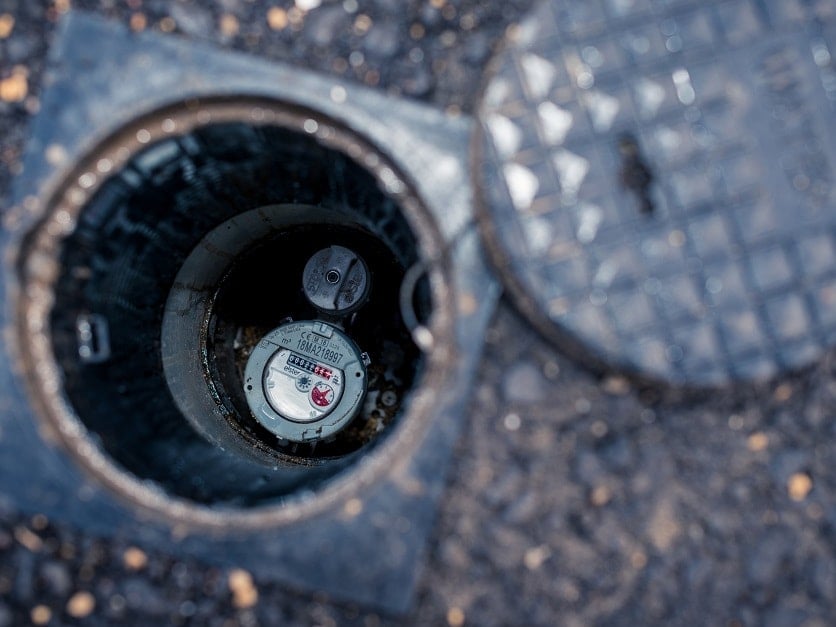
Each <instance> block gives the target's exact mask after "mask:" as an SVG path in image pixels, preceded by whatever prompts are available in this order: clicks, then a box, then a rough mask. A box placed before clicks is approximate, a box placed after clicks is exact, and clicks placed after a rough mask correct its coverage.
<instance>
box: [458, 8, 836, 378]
mask: <svg viewBox="0 0 836 627" xmlns="http://www.w3.org/2000/svg"><path fill="white" fill-rule="evenodd" d="M823 6H824V5H823V4H822V3H801V4H799V3H787V2H783V1H781V0H769V1H767V2H761V3H756V2H748V1H747V2H734V3H729V2H720V1H716V0H711V1H706V2H702V3H699V4H696V5H689V6H688V7H683V6H681V3H655V4H654V5H653V8H652V9H651V8H650V6H649V5H648V3H647V2H628V3H624V2H602V3H597V2H596V3H592V2H578V1H568V0H544V1H541V2H539V3H538V4H537V5H535V7H534V9H533V10H532V11H531V12H530V13H529V14H528V15H527V16H526V17H525V18H524V19H523V21H522V22H521V23H520V24H518V25H517V26H516V27H515V28H513V29H509V31H508V35H507V37H506V40H505V42H504V46H503V48H502V49H501V51H500V52H499V53H498V54H497V56H496V57H495V58H494V59H493V61H492V62H491V64H490V66H489V70H488V73H487V81H486V84H485V86H484V91H483V97H482V100H481V103H480V104H479V106H478V108H477V118H478V128H477V132H476V134H475V138H474V147H473V152H472V154H473V155H474V159H473V162H472V163H473V167H474V180H475V181H476V182H477V185H476V193H477V205H478V212H477V213H478V220H479V224H480V229H481V232H482V235H483V238H484V241H485V243H486V247H487V249H488V251H489V254H490V257H491V259H492V261H493V262H494V264H495V266H496V268H497V270H498V272H499V273H500V275H501V277H502V279H503V282H504V283H505V286H506V287H507V288H508V292H509V294H510V296H511V298H512V300H513V301H514V302H515V303H516V305H517V306H518V308H519V309H520V311H521V312H522V313H523V314H525V315H526V316H527V317H528V318H529V320H530V321H531V322H532V323H533V324H534V325H535V326H536V327H537V328H538V329H539V330H540V331H541V333H542V334H543V335H544V336H545V337H547V338H549V339H550V340H552V341H553V342H554V343H556V344H557V345H559V346H560V347H562V348H564V349H566V350H568V351H569V352H571V353H573V354H574V355H575V356H577V357H579V358H580V359H581V360H585V361H586V362H587V363H589V364H593V365H595V366H597V367H605V366H606V367H615V368H617V369H620V370H624V371H627V372H632V373H635V374H637V375H640V376H643V377H646V378H650V379H654V380H664V381H666V382H669V383H674V384H685V385H696V386H703V385H717V384H723V383H727V382H729V381H732V380H741V379H743V380H746V379H764V378H768V377H771V376H774V375H776V374H779V373H781V372H784V371H786V370H789V369H795V368H798V367H802V366H804V365H806V364H809V363H810V362H812V361H813V360H816V359H818V358H819V357H820V356H822V355H823V353H824V351H825V350H826V349H827V348H829V347H830V346H833V345H834V343H836V168H835V167H834V166H836V142H834V141H832V139H833V138H835V137H836V116H834V108H833V102H834V100H836V83H835V82H834V81H833V78H832V77H833V76H836V11H832V10H830V11H826V10H824V9H822V7H823Z"/></svg>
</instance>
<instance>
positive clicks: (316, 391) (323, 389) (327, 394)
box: [311, 382, 334, 407]
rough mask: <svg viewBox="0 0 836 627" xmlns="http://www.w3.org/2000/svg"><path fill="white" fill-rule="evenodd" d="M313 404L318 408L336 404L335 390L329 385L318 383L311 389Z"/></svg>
mask: <svg viewBox="0 0 836 627" xmlns="http://www.w3.org/2000/svg"><path fill="white" fill-rule="evenodd" d="M311 402H312V403H313V404H314V405H316V406H317V407H328V405H330V404H331V403H333V402H334V388H332V387H331V386H330V385H328V384H327V383H321V382H320V383H317V384H316V385H315V386H314V387H313V388H312V389H311Z"/></svg>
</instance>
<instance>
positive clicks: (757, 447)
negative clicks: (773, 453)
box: [746, 431, 769, 452]
mask: <svg viewBox="0 0 836 627" xmlns="http://www.w3.org/2000/svg"><path fill="white" fill-rule="evenodd" d="M768 445H769V437H768V436H767V435H766V434H765V433H763V432H761V431H758V432H756V433H753V434H752V435H750V436H749V439H748V440H746V446H748V447H749V450H750V451H754V452H758V451H762V450H764V449H765V448H766V447H767V446H768Z"/></svg>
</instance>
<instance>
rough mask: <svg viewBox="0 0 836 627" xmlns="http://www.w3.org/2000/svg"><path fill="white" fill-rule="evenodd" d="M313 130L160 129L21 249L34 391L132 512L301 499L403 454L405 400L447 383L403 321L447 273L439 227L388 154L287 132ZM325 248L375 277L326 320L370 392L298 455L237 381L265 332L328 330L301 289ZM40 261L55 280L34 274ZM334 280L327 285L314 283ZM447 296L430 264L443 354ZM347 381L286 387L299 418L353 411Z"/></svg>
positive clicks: (66, 201) (121, 154)
mask: <svg viewBox="0 0 836 627" xmlns="http://www.w3.org/2000/svg"><path fill="white" fill-rule="evenodd" d="M207 119H209V120H211V122H209V123H206V120H207ZM256 119H257V121H254V120H256ZM305 119H306V117H304V116H302V117H300V115H299V114H297V113H293V112H290V113H289V112H287V111H283V110H279V109H271V108H270V107H269V106H267V105H265V104H264V103H258V106H255V105H252V104H244V105H242V104H229V103H204V104H201V105H200V106H195V105H194V103H192V104H190V105H189V106H186V107H183V108H177V107H174V108H173V109H170V110H167V111H165V112H163V113H160V114H155V115H154V116H151V117H150V118H148V119H146V120H143V121H142V122H141V125H140V126H139V127H131V128H129V129H127V130H126V131H125V132H123V133H121V134H117V135H116V136H114V138H112V139H111V140H109V141H108V142H105V143H104V144H103V145H102V146H101V147H100V148H98V149H97V150H96V151H94V152H93V154H91V155H90V157H89V158H88V159H87V160H86V161H85V162H84V163H83V164H82V165H81V169H80V174H78V175H77V177H76V178H71V180H70V181H69V183H68V184H67V186H66V188H65V189H64V190H63V192H62V193H61V194H59V195H58V197H57V199H56V200H55V201H54V202H53V205H52V206H51V207H50V209H49V211H50V213H49V214H48V216H47V219H46V220H45V222H44V223H43V224H42V225H41V226H39V227H37V229H36V230H35V231H33V235H32V236H31V237H30V238H29V246H28V249H27V250H25V251H24V253H23V258H22V262H21V265H20V267H21V269H22V272H23V276H22V280H23V283H24V287H25V288H29V289H25V290H24V293H25V294H29V295H37V294H47V295H48V298H44V299H40V300H37V301H36V300H34V299H31V298H30V299H29V300H26V299H24V302H23V307H22V311H24V312H25V313H24V315H25V316H26V320H27V324H26V325H22V326H21V329H22V333H21V337H22V345H23V347H24V349H25V351H26V352H27V356H28V357H27V359H29V361H30V363H31V372H32V373H33V374H32V377H33V388H34V389H35V390H36V393H37V394H38V395H39V397H40V398H41V402H42V404H43V406H44V407H45V411H44V414H45V416H46V417H47V418H48V419H49V420H50V421H52V422H53V424H55V425H56V426H57V427H58V429H57V430H56V431H57V432H59V433H61V434H62V437H65V436H66V439H67V443H68V446H69V447H70V448H72V449H73V452H74V453H76V454H77V456H78V457H79V458H80V459H81V461H82V462H83V463H84V464H86V465H87V466H88V468H89V469H90V470H91V471H92V472H93V473H94V474H96V475H98V476H99V477H100V478H101V479H102V480H103V481H104V482H105V483H107V484H110V485H113V486H115V487H117V488H118V489H120V490H122V491H123V492H124V493H125V494H126V495H127V496H129V497H131V498H134V499H139V500H141V501H142V502H143V503H145V504H150V505H152V506H154V507H156V506H161V507H163V506H162V505H159V504H160V502H161V501H160V494H163V495H167V496H174V497H178V498H180V499H185V503H187V504H188V503H192V504H195V505H201V504H202V505H212V506H224V508H225V509H228V508H233V510H235V511H238V510H240V509H241V508H244V509H248V508H251V507H255V506H265V505H270V504H274V505H276V504H282V503H285V502H287V497H288V496H290V495H293V494H296V493H299V492H300V491H301V492H303V493H304V494H310V491H311V490H316V489H317V488H318V487H320V486H323V485H324V484H326V483H328V482H329V481H330V480H331V479H333V478H335V477H336V476H337V475H341V474H342V473H344V472H348V471H350V469H351V468H352V466H353V464H354V463H355V462H356V461H357V460H359V459H360V458H361V457H362V456H365V455H367V454H375V455H377V456H378V457H381V458H385V456H386V455H395V456H397V453H395V452H394V449H395V448H397V447H400V446H410V444H409V440H414V438H403V441H402V439H401V438H400V436H392V434H393V433H398V432H399V429H401V424H402V423H404V421H411V420H415V419H417V420H419V421H420V417H418V416H413V415H412V413H411V412H410V396H411V395H412V394H413V393H414V392H415V391H416V390H418V389H419V388H420V387H421V386H422V385H423V384H424V382H426V381H428V380H433V381H440V380H443V377H442V375H443V373H442V374H439V373H440V371H441V370H444V369H445V368H446V367H447V366H446V365H445V364H444V363H442V362H441V360H434V359H433V357H432V355H431V354H425V353H422V352H421V351H420V350H419V348H418V347H417V346H416V345H415V343H414V342H413V341H412V335H411V332H410V331H411V330H410V329H407V328H406V327H405V325H404V322H403V318H402V316H401V311H400V302H399V292H400V287H401V282H402V280H403V277H404V275H405V273H406V272H407V270H408V269H409V268H410V267H412V266H413V265H414V264H416V263H423V262H424V260H425V259H426V258H432V257H437V256H438V255H439V251H438V250H437V248H436V247H437V242H438V241H440V238H439V237H438V236H437V232H436V231H435V226H434V224H433V223H432V221H431V220H430V219H429V218H428V216H427V214H426V213H425V212H424V210H423V208H422V207H421V205H420V203H419V202H418V200H417V198H416V197H415V196H414V195H413V194H412V193H411V191H410V188H409V186H408V185H407V183H406V182H404V181H403V180H402V179H401V178H400V177H398V176H397V175H396V174H395V175H394V177H393V173H394V172H395V170H394V169H393V168H392V167H391V165H389V164H388V162H387V161H386V159H385V158H384V157H383V156H382V155H380V154H378V153H375V152H374V151H372V150H371V148H370V147H369V146H368V145H367V144H364V143H363V142H362V141H361V140H359V139H358V138H356V137H354V136H352V135H350V134H347V133H346V132H345V131H343V130H341V129H340V128H339V127H338V126H336V125H333V124H331V123H329V122H327V121H323V120H320V123H319V124H318V126H317V128H318V129H319V130H318V133H317V135H316V136H312V135H310V134H308V133H305V132H302V131H301V130H296V129H302V128H303V127H304V126H305V125H304V121H305ZM138 124H140V123H138ZM308 126H310V125H308ZM137 128H140V129H141V130H142V131H143V132H142V133H139V132H138V131H137ZM172 129H174V130H172ZM146 131H147V132H146ZM149 136H150V137H151V138H152V139H151V140H150V141H147V138H148V137H149ZM137 137H139V138H141V139H142V140H143V143H138V142H137V141H136V138H137ZM349 154H350V155H351V156H349ZM105 161H106V162H107V163H108V165H109V167H108V168H107V173H106V174H103V173H101V172H100V171H97V170H96V164H99V165H101V164H103V163H105ZM381 168H384V169H385V170H386V172H385V173H384V175H381V174H380V172H379V170H380V169H381ZM381 180H385V181H386V184H385V185H384V184H382V183H381V182H380V181H381ZM66 216H69V219H66ZM56 224H60V225H61V226H59V227H56V226H55V225H56ZM329 247H344V248H347V249H349V250H351V251H355V252H356V253H357V255H359V256H361V257H362V259H363V260H364V264H366V267H367V270H368V277H369V278H370V280H369V284H370V286H371V287H369V289H368V293H364V294H363V296H364V299H365V301H366V302H365V304H364V306H363V307H362V308H360V309H358V310H356V311H350V312H349V314H350V315H348V316H346V317H345V318H344V319H340V320H337V319H336V318H333V319H328V320H329V322H328V324H332V325H335V326H334V328H335V329H336V330H337V331H338V332H339V333H342V334H344V335H345V336H346V337H347V338H349V339H350V341H351V342H352V343H353V345H355V346H357V347H359V348H361V349H362V350H361V352H362V353H367V354H368V357H369V365H368V367H366V366H364V367H363V368H364V369H363V370H362V377H363V378H364V379H365V381H364V383H365V387H366V390H365V394H364V395H363V396H362V399H361V400H360V403H361V406H360V407H359V410H358V412H357V414H356V417H355V418H354V419H353V420H352V421H351V424H349V425H347V426H345V427H344V428H341V429H339V430H338V432H335V433H334V434H333V435H330V436H329V437H324V438H320V439H318V440H317V441H316V442H306V441H304V439H300V441H297V442H293V441H288V440H287V439H282V438H280V437H277V436H276V434H275V433H274V432H271V431H270V430H269V429H267V428H265V426H264V424H262V423H261V422H259V421H258V420H256V419H255V417H254V416H253V414H252V411H251V410H250V408H249V407H248V403H247V399H246V387H245V385H246V383H245V368H246V364H247V361H248V359H249V357H250V356H251V354H252V353H253V351H254V349H255V348H256V346H257V345H258V343H259V342H260V341H261V340H262V339H263V338H264V337H265V335H267V334H268V333H269V332H270V331H271V330H273V329H276V328H278V327H280V326H281V325H283V324H287V323H288V322H289V321H306V320H308V321H310V320H317V319H323V317H325V318H327V315H326V314H325V313H324V312H323V311H322V307H320V308H317V307H315V306H314V305H313V304H312V303H311V300H310V299H309V298H308V297H307V296H306V294H305V290H304V286H303V276H304V273H305V266H306V263H307V262H308V261H309V260H310V259H311V258H312V257H313V256H314V255H315V254H316V253H317V252H318V251H322V250H323V249H327V248H329ZM44 259H46V260H49V261H48V266H49V267H50V268H51V269H52V272H50V273H46V274H44V273H43V272H40V270H42V268H43V267H44V266H43V264H40V265H39V263H38V260H41V261H42V260H44ZM346 267H347V266H346ZM342 278H343V277H337V276H336V275H335V273H334V272H331V273H330V274H328V273H327V272H326V274H325V276H324V277H323V284H325V285H329V284H333V285H338V284H341V280H342ZM33 286H34V287H33ZM446 286H447V280H446V278H445V271H444V268H443V266H441V265H439V264H433V265H432V266H431V268H430V271H429V273H428V279H427V280H426V281H425V282H424V283H423V284H421V285H419V286H418V288H417V290H416V294H415V299H414V303H413V304H414V305H415V309H416V311H417V313H418V315H419V318H420V322H421V323H422V324H424V325H426V326H428V327H429V328H430V329H432V330H433V332H434V333H436V335H437V336H438V337H439V338H440V339H443V337H444V336H443V332H442V331H443V329H447V328H449V327H447V326H446V324H447V323H446V322H445V323H444V326H443V327H439V326H438V324H439V323H438V321H439V320H441V321H442V322H443V321H444V320H446V319H447V318H446V316H445V315H442V316H440V317H439V316H438V315H437V313H438V311H439V309H441V310H444V309H445V307H444V306H443V305H442V304H441V303H443V302H444V299H443V298H441V295H443V294H444V293H446V290H447V287H446ZM27 298H28V297H27ZM349 309H350V307H349ZM38 320H40V321H41V324H42V326H41V328H42V329H43V331H42V332H40V334H38V333H32V332H31V331H30V330H31V329H32V328H37V325H36V324H35V321H38ZM33 325H34V326H33ZM445 332H446V331H445ZM43 339H46V340H47V342H44V341H43ZM269 358H270V359H271V360H273V361H274V362H275V363H285V364H287V363H289V362H290V361H292V360H294V359H297V360H298V356H297V357H293V356H292V355H291V354H285V353H274V354H271V355H270V356H269ZM436 362H437V363H436ZM297 365H298V366H303V365H305V364H301V363H299V364H297ZM315 366H316V364H315ZM352 368H354V369H352ZM342 370H343V371H342V372H341V373H340V376H341V377H343V378H344V379H345V381H344V382H343V383H342V384H341V385H335V384H334V381H333V378H332V380H331V381H330V382H329V381H328V380H327V379H324V378H323V377H319V378H317V377H311V379H310V380H309V381H308V380H302V378H297V379H295V380H293V381H291V383H292V384H293V385H298V386H301V387H305V386H308V385H309V386H310V388H309V389H307V390H304V391H301V392H300V394H301V395H303V397H304V398H305V399H308V400H307V401H306V402H308V408H309V411H308V414H310V412H320V413H328V412H329V411H330V409H331V407H332V405H333V406H336V405H337V404H338V403H340V402H342V401H343V400H345V398H347V395H348V394H351V393H352V392H351V385H355V384H356V382H354V381H348V379H349V378H351V377H355V376H356V375H355V370H356V368H355V366H348V365H346V366H343V367H342ZM336 371H337V369H336V368H335V369H334V372H336ZM333 376H334V374H333V373H332V377H333ZM273 402H276V403H281V402H282V401H281V400H276V398H274V399H273ZM283 409H285V410H286V411H288V410H287V408H286V407H285V408H283ZM306 409H307V408H306ZM293 411H294V410H293V409H292V408H291V409H290V410H289V413H291V414H292V413H293ZM413 413H414V412H413ZM294 417H295V418H296V419H297V421H298V424H300V425H304V423H305V420H306V418H305V416H304V415H302V414H299V415H294ZM309 418H310V416H309ZM410 424H411V423H410ZM76 425H78V426H76ZM383 443H386V445H385V446H383ZM91 445H92V446H91ZM381 448H382V449H383V451H382V452H381V450H380V449H381ZM383 466H385V464H381V465H380V467H381V468H383ZM343 484H344V482H341V483H340V484H339V485H343ZM162 501H165V498H163V499H162ZM181 502H183V501H181ZM165 507H168V506H165ZM165 507H164V508H165ZM166 511H170V512H171V511H173V512H176V513H177V515H180V514H182V513H183V511H186V512H191V513H189V514H188V515H192V514H193V513H194V512H193V511H192V510H190V509H188V507H187V508H186V510H183V509H182V508H174V509H167V510H166ZM195 511H197V510H195ZM213 511H215V510H213Z"/></svg>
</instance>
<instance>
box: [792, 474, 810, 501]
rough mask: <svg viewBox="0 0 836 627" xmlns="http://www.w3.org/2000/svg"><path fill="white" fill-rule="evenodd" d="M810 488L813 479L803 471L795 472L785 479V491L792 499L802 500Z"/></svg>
mask: <svg viewBox="0 0 836 627" xmlns="http://www.w3.org/2000/svg"><path fill="white" fill-rule="evenodd" d="M812 489H813V480H812V479H811V478H810V475H808V474H807V473H805V472H797V473H795V474H793V475H792V476H791V477H790V478H789V481H787V492H788V493H789V495H790V498H791V499H792V500H793V501H803V500H804V499H806V498H807V495H808V494H810V490H812Z"/></svg>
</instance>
